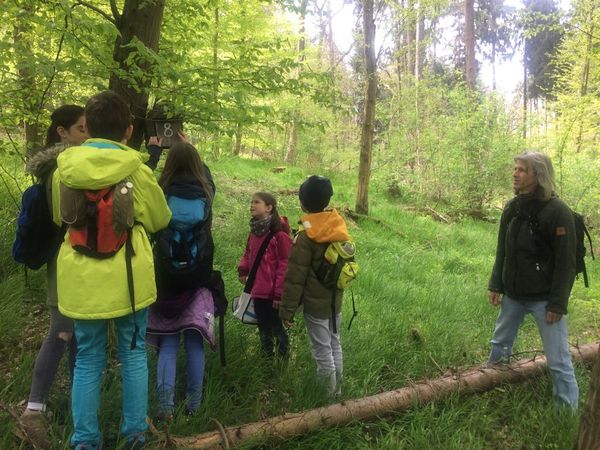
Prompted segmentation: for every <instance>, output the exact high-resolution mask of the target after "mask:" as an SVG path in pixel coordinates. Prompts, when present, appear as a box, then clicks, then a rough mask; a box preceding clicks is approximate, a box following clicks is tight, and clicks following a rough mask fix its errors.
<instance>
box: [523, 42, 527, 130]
mask: <svg viewBox="0 0 600 450" xmlns="http://www.w3.org/2000/svg"><path fill="white" fill-rule="evenodd" d="M523 41H524V40H523ZM524 49H525V45H523V139H526V138H527V62H526V61H525V50H524Z"/></svg>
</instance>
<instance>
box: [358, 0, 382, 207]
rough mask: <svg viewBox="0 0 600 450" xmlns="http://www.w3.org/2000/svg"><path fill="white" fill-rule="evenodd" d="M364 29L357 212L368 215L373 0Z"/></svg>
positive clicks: (373, 75)
mask: <svg viewBox="0 0 600 450" xmlns="http://www.w3.org/2000/svg"><path fill="white" fill-rule="evenodd" d="M363 31H364V57H365V79H366V89H365V90H366V92H365V106H364V110H363V122H362V132H361V137H360V163H359V166H358V188H357V192H356V212H358V213H360V214H365V215H366V214H368V213H369V179H370V178H371V157H372V153H373V135H374V120H375V98H376V96H377V60H376V57H375V21H374V18H373V0H364V1H363Z"/></svg>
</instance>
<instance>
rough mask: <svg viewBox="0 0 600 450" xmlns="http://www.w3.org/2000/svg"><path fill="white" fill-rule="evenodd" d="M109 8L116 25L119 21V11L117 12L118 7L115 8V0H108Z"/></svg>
mask: <svg viewBox="0 0 600 450" xmlns="http://www.w3.org/2000/svg"><path fill="white" fill-rule="evenodd" d="M110 10H111V12H112V15H113V17H114V18H115V22H116V23H115V25H117V24H118V23H119V22H120V21H121V13H120V12H119V8H117V1H116V0H110Z"/></svg>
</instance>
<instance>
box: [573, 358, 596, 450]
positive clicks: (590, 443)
mask: <svg viewBox="0 0 600 450" xmlns="http://www.w3.org/2000/svg"><path fill="white" fill-rule="evenodd" d="M575 448H576V449H577V450H598V449H600V355H599V356H596V362H595V363H594V368H593V369H592V376H591V379H590V390H589V392H588V398H587V402H586V404H585V407H584V408H583V412H582V413H581V419H580V420H579V433H578V435H577V442H576V444H575Z"/></svg>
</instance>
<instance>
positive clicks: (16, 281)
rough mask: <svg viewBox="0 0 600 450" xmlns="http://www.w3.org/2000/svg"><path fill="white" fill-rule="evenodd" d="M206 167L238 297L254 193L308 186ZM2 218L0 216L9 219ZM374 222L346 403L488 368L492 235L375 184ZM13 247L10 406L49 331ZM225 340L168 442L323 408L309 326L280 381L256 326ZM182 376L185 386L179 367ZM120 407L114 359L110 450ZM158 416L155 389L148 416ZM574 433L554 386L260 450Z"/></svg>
mask: <svg viewBox="0 0 600 450" xmlns="http://www.w3.org/2000/svg"><path fill="white" fill-rule="evenodd" d="M210 166H211V169H212V172H213V176H214V178H215V182H216V184H217V197H216V200H215V211H214V236H215V243H216V257H215V263H216V266H217V268H218V269H220V270H222V271H223V274H224V278H225V282H226V286H227V293H228V297H229V298H231V297H232V296H234V295H236V294H237V293H238V292H239V291H240V289H241V285H240V284H239V282H238V281H237V275H236V270H235V269H236V265H237V261H238V258H239V257H240V255H241V253H242V252H243V249H244V246H245V243H246V238H247V235H248V225H247V223H248V219H249V212H248V210H249V201H250V197H251V195H252V193H253V192H254V191H257V190H269V191H273V192H275V193H276V194H277V193H278V192H279V191H280V190H289V189H296V188H297V187H298V186H299V184H300V183H301V181H302V180H303V179H304V177H305V176H306V175H307V173H305V171H303V170H302V169H301V168H288V169H287V170H286V171H285V172H283V173H278V174H275V173H273V172H271V170H270V168H271V166H272V165H271V164H269V163H265V162H260V161H248V160H240V159H235V158H232V159H222V160H220V161H218V162H215V163H211V164H210ZM326 175H329V176H331V177H332V179H333V184H334V191H335V195H334V198H333V205H334V206H336V207H338V208H340V209H343V208H344V207H346V206H352V205H353V199H354V195H355V179H354V177H347V176H346V175H345V174H343V173H326ZM277 197H278V200H279V203H280V210H281V212H282V213H283V214H285V215H286V216H288V217H289V219H290V223H291V224H292V226H295V225H294V224H295V223H296V222H297V220H298V217H299V216H300V214H301V212H300V208H299V205H298V201H297V197H296V195H294V194H290V193H289V192H287V191H286V192H283V193H279V194H277ZM0 201H2V202H6V201H7V200H6V199H2V200H0ZM5 211H7V210H3V212H2V214H3V215H5V214H6V217H8V212H5ZM370 215H371V217H373V218H374V219H377V220H378V221H380V222H379V223H377V222H376V221H375V220H371V219H361V220H360V221H359V222H358V223H350V224H349V225H350V231H351V233H352V234H353V236H354V238H355V240H356V241H357V246H358V261H359V263H360V265H361V274H360V276H359V278H358V279H357V281H356V283H355V285H354V287H353V292H354V296H355V300H356V305H357V309H358V311H359V315H358V316H357V318H356V319H355V321H354V323H353V325H352V329H351V330H350V331H348V330H347V329H346V326H347V323H348V320H349V318H350V316H351V314H352V306H351V302H350V301H349V300H350V298H349V296H347V297H346V301H345V303H344V309H343V326H344V328H343V330H342V346H343V349H344V364H345V384H344V393H343V399H349V398H358V397H363V396H366V395H371V394H375V393H379V392H382V391H385V390H389V389H395V388H399V387H403V386H407V385H409V384H410V383H411V382H414V381H416V380H421V379H424V378H431V377H437V376H439V369H438V368H437V367H436V364H434V363H433V361H432V360H435V362H436V363H437V365H438V366H439V367H441V368H442V369H443V370H463V369H466V368H469V367H472V366H475V365H478V364H482V363H483V362H484V361H485V360H486V357H487V354H488V351H489V344H488V341H489V339H490V337H491V333H492V330H493V326H494V321H495V317H496V315H497V310H496V309H493V308H492V307H490V306H489V305H488V303H487V300H486V285H487V278H488V275H489V271H490V268H491V264H492V262H493V255H494V247H495V242H496V233H497V225H495V224H490V223H484V222H478V221H474V220H471V219H464V220H462V221H460V222H453V223H450V224H441V223H438V222H435V221H434V220H433V219H431V218H430V217H428V216H423V215H418V214H415V213H414V212H411V211H409V210H408V209H407V208H406V207H405V205H402V204H401V203H399V202H398V201H397V200H394V199H392V198H389V197H388V196H387V194H386V192H385V186H384V185H383V183H380V182H379V180H377V179H375V180H374V182H373V184H372V189H371V192H370ZM6 217H4V218H3V219H6ZM5 228H6V227H5ZM10 237H11V231H10V230H9V231H3V234H2V236H1V239H2V240H1V242H0V244H1V245H2V247H1V250H2V253H1V254H0V260H1V261H2V262H3V263H6V265H5V266H3V267H4V268H3V269H2V274H3V278H2V279H1V280H0V289H1V290H2V292H3V295H2V296H0V311H2V314H0V325H1V326H2V329H3V331H4V335H3V339H2V340H1V341H0V350H1V352H2V355H3V358H2V361H0V369H1V370H2V372H3V373H2V376H1V377H0V395H1V402H2V403H3V404H4V405H7V404H8V405H16V404H18V403H19V402H22V401H23V400H25V399H26V398H27V395H28V391H29V382H30V378H31V375H30V374H31V368H32V365H33V361H34V358H35V355H36V352H37V349H38V348H39V345H40V344H41V341H42V339H43V337H44V333H45V331H46V327H47V317H46V313H45V308H44V306H43V303H44V298H45V293H44V290H45V287H44V283H45V278H44V274H43V273H35V274H33V276H31V277H30V287H29V288H26V287H24V285H23V276H22V272H21V271H20V270H19V269H18V268H17V267H15V266H14V265H13V264H12V263H10V261H9V256H8V249H9V245H8V243H9V240H10ZM588 265H589V271H590V278H591V283H592V287H591V288H590V289H585V288H583V286H582V284H583V283H582V282H577V283H576V287H575V289H574V292H573V295H572V298H571V303H570V314H569V316H568V317H569V327H570V341H571V342H573V343H575V342H579V343H585V342H590V341H593V340H595V339H597V336H598V318H599V312H600V304H599V303H598V298H599V294H600V288H599V287H600V269H599V268H598V265H597V264H593V263H589V264H588ZM226 334H227V339H226V346H227V357H228V365H227V367H226V368H225V369H223V368H221V367H220V365H219V360H218V355H217V354H209V355H208V358H207V369H206V381H205V391H204V399H203V406H202V408H201V409H200V410H199V411H198V412H197V414H196V415H194V416H193V417H185V416H184V415H183V414H181V415H177V416H176V420H175V422H174V423H173V425H172V426H171V429H170V431H171V432H172V433H175V434H181V435H191V434H196V433H200V432H204V431H209V430H213V429H214V425H213V424H212V423H211V422H210V420H209V419H210V418H215V419H217V420H219V421H220V422H221V423H222V424H223V425H225V426H228V425H235V424H241V423H246V422H252V421H255V420H260V419H264V418H267V417H270V416H273V415H278V414H282V413H284V412H293V411H300V410H304V409H308V408H313V407H318V406H323V405H325V404H327V403H328V400H327V398H326V397H325V395H324V392H323V390H322V389H321V388H320V387H319V386H318V384H317V383H316V380H315V365H314V362H313V360H312V358H311V356H310V352H309V346H308V342H307V336H306V332H305V330H304V328H303V324H302V320H301V317H298V318H297V320H296V323H295V325H294V327H293V328H292V329H291V331H290V338H291V358H290V362H289V365H288V367H286V368H282V367H271V366H269V365H265V364H264V363H263V362H262V361H261V360H260V358H259V342H258V336H257V334H256V330H255V329H254V328H253V327H248V326H244V325H242V324H240V323H237V322H235V321H234V320H232V319H231V317H229V318H228V319H227V323H226ZM538 348H541V343H540V340H539V337H538V333H537V330H536V328H535V324H534V323H533V321H532V320H531V319H528V320H527V321H526V323H525V324H524V326H523V328H522V330H521V332H520V335H519V340H518V344H517V346H516V348H515V351H516V352H519V351H527V350H531V349H538ZM179 364H180V368H179V370H180V373H184V371H183V369H184V362H183V358H181V359H180V361H179ZM154 367H155V355H154V352H153V351H150V373H151V382H150V386H153V385H154ZM577 374H578V380H579V382H580V387H581V398H582V402H583V401H584V400H585V395H586V393H587V385H588V376H589V374H588V371H587V369H586V368H585V367H583V366H578V367H577ZM181 387H182V388H183V385H182V386H181ZM68 398H69V397H68V379H67V377H66V367H63V368H62V371H61V375H60V380H58V382H57V384H56V386H55V389H54V391H53V394H52V397H51V400H50V409H51V410H52V411H54V415H53V419H52V420H53V425H54V426H53V431H54V433H55V436H54V437H55V439H56V444H57V447H60V445H61V443H63V445H64V443H65V442H68V436H69V434H70V432H71V425H70V416H69V408H68V405H69V400H68ZM120 404H121V393H120V382H119V377H118V365H117V364H116V361H115V357H114V355H113V358H112V363H111V364H110V366H109V368H108V370H107V376H106V377H105V381H104V384H103V404H102V411H101V416H100V420H101V426H102V430H103V433H104V439H105V442H106V443H108V444H109V445H110V446H111V447H114V446H115V445H118V428H119V417H120ZM155 411H156V398H155V396H154V393H153V391H152V389H151V405H150V413H151V414H153V413H154V412H155ZM0 417H2V419H4V420H1V421H0V448H19V445H20V444H19V440H18V439H16V438H15V437H14V436H13V434H12V432H11V424H10V421H9V420H6V418H7V414H6V413H4V412H2V411H0ZM576 430H577V417H570V416H567V415H564V414H561V413H560V412H559V411H556V410H555V409H554V408H553V405H552V398H551V384H550V381H549V379H548V377H547V376H541V377H538V378H536V379H533V380H531V381H529V382H527V383H524V384H521V385H514V386H502V387H499V388H497V389H495V390H493V391H491V392H488V393H485V394H480V395H472V396H464V397H458V396H451V397H449V398H447V399H445V400H443V401H439V402H435V403H432V404H428V405H425V406H422V407H420V408H415V409H412V410H410V411H407V412H404V413H402V414H397V415H389V416H387V417H382V418H379V419H374V420H372V421H370V422H365V423H353V424H350V425H348V426H345V427H339V428H334V429H325V430H321V431H318V432H314V433H311V434H308V435H306V436H302V437H298V438H295V439H291V440H288V441H285V442H281V441H276V442H266V443H262V444H260V443H259V444H258V445H259V446H260V445H263V446H264V447H265V448H281V449H296V448H298V449H300V448H311V449H312V448H318V449H321V448H331V449H349V448H354V449H374V448H380V449H403V448H405V449H466V448H468V449H479V448H481V449H521V448H544V449H546V448H557V449H567V448H570V447H571V444H572V442H573V440H574V437H575V434H576ZM255 444H256V443H255Z"/></svg>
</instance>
